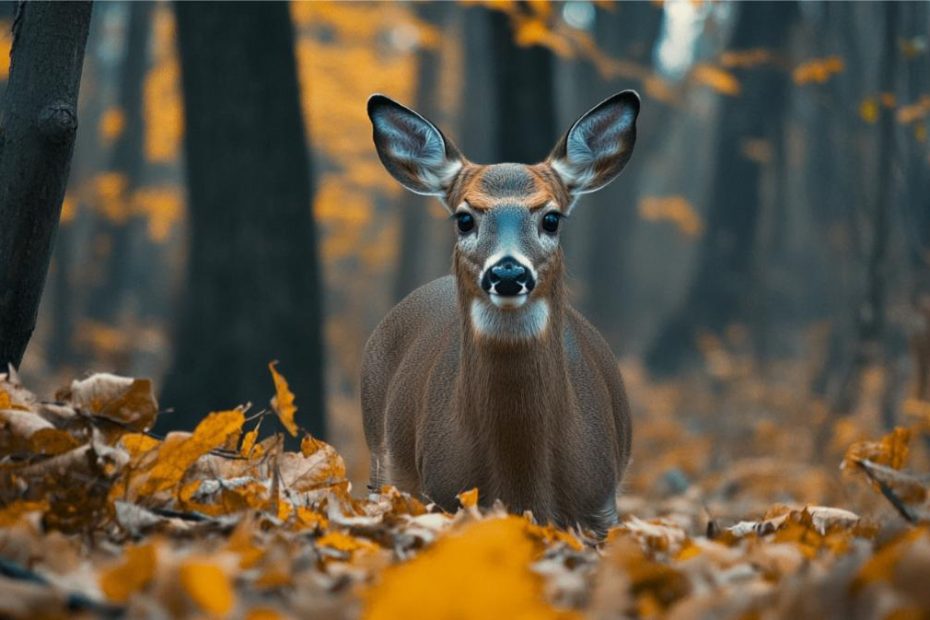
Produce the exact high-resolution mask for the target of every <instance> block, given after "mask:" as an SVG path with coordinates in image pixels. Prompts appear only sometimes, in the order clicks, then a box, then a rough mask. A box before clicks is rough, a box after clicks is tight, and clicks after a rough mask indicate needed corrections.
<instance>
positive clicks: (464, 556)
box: [363, 516, 575, 620]
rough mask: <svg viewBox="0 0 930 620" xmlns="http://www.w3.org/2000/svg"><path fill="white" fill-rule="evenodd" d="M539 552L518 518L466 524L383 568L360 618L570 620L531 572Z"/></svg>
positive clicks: (367, 594) (538, 548)
mask: <svg viewBox="0 0 930 620" xmlns="http://www.w3.org/2000/svg"><path fill="white" fill-rule="evenodd" d="M541 549H542V546H541V545H540V544H539V543H536V542H534V541H533V540H532V539H531V538H530V537H529V536H527V533H526V521H524V520H523V519H522V518H520V517H515V516H508V517H505V518H502V519H490V520H487V521H478V522H475V523H472V524H469V525H468V526H466V527H465V528H463V529H461V530H460V531H458V532H456V533H453V534H450V535H448V536H446V537H444V538H442V539H440V540H439V541H438V542H437V543H436V544H435V545H434V546H433V547H430V548H428V549H426V550H425V551H423V552H422V553H420V554H419V555H418V556H417V557H416V558H415V559H413V560H411V561H409V562H405V563H403V564H398V565H395V566H392V567H390V568H388V569H387V570H386V571H385V572H384V574H383V576H382V579H381V581H380V583H378V584H377V585H375V586H374V587H373V588H371V589H370V590H369V591H368V592H367V593H366V596H365V611H364V613H363V618H367V619H368V620H381V619H382V618H384V619H388V618H391V619H393V618H569V617H575V614H572V613H570V612H562V611H558V610H556V609H554V608H552V607H551V606H550V605H549V604H548V603H547V602H546V600H545V597H544V595H543V584H542V580H541V577H540V576H539V575H537V574H535V573H533V572H532V571H531V570H530V564H531V563H532V562H533V561H534V560H535V559H536V558H537V556H538V554H539V552H540V551H541Z"/></svg>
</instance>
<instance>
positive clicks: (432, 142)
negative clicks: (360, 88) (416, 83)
mask: <svg viewBox="0 0 930 620" xmlns="http://www.w3.org/2000/svg"><path fill="white" fill-rule="evenodd" d="M368 117H369V118H370V119H371V124H372V127H373V128H374V140H375V147H376V148H377V149H378V157H380V158H381V163H382V164H384V167H385V168H386V169H387V171H388V172H390V173H391V176H393V177H394V178H395V179H397V180H398V181H399V182H400V184H401V185H403V186H404V187H406V188H407V189H409V190H410V191H412V192H414V193H416V194H425V195H428V196H442V195H444V194H445V192H446V190H447V189H448V188H449V185H450V184H451V183H452V180H453V179H454V178H455V176H456V175H457V174H458V172H459V170H461V168H462V165H463V164H464V162H465V159H464V158H463V157H462V154H461V153H460V152H459V150H458V149H457V148H456V147H455V145H454V144H452V142H450V141H448V140H446V138H445V137H444V136H443V135H442V132H441V131H439V130H438V129H437V128H436V126H435V125H433V124H432V123H431V122H429V121H428V120H426V119H425V118H423V117H422V116H420V115H419V114H417V113H416V112H414V111H413V110H411V109H409V108H405V107H404V106H402V105H400V104H399V103H397V102H396V101H394V100H393V99H390V98H388V97H385V96H384V95H372V96H371V97H369V98H368Z"/></svg>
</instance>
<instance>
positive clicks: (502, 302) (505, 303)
mask: <svg viewBox="0 0 930 620" xmlns="http://www.w3.org/2000/svg"><path fill="white" fill-rule="evenodd" d="M524 288H525V287H524ZM529 296H530V293H529V291H526V292H521V293H517V294H516V295H501V294H499V293H494V292H489V293H488V297H490V298H491V303H492V304H494V305H495V306H497V307H498V308H503V309H505V310H508V309H516V308H519V307H521V306H522V305H523V304H525V303H526V300H527V298H528V297H529Z"/></svg>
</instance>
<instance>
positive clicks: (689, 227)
mask: <svg viewBox="0 0 930 620" xmlns="http://www.w3.org/2000/svg"><path fill="white" fill-rule="evenodd" d="M639 214H640V216H641V217H642V218H643V219H645V220H648V221H651V222H662V221H666V222H671V223H672V224H674V225H675V226H676V227H677V228H678V230H679V231H680V232H681V233H682V234H683V235H685V236H686V237H697V236H699V235H701V234H702V233H703V232H704V222H703V220H702V219H701V216H700V215H698V212H697V210H696V209H695V208H694V206H693V205H692V204H691V203H690V202H688V199H687V198H685V197H684V196H677V195H676V196H646V197H644V198H643V199H642V200H640V201H639Z"/></svg>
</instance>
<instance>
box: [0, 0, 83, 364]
mask: <svg viewBox="0 0 930 620" xmlns="http://www.w3.org/2000/svg"><path fill="white" fill-rule="evenodd" d="M90 14H91V3H90V2H75V3H45V2H37V3H27V2H21V3H20V4H19V5H18V8H17V13H16V18H15V20H14V22H13V46H12V50H11V67H10V79H9V84H8V86H7V89H6V92H5V94H4V100H3V117H2V118H3V128H2V129H3V141H2V143H0V149H2V150H0V367H5V366H6V365H7V364H8V363H10V364H13V365H14V366H19V363H20V361H21V360H22V357H23V353H24V352H25V350H26V345H27V344H28V343H29V339H30V338H31V337H32V332H33V330H34V329H35V322H36V314H37V312H38V308H39V300H40V298H41V295H42V289H43V287H44V285H45V276H46V274H47V273H48V266H49V261H50V260H51V254H52V246H53V243H54V239H55V233H56V231H57V228H58V219H59V216H60V213H61V205H62V200H63V199H64V194H65V184H66V183H67V180H68V172H69V170H70V166H71V155H72V153H73V150H74V136H75V132H76V131H77V99H78V90H79V88H80V83H81V70H82V68H83V61H84V47H85V44H86V43H87V32H88V27H89V25H90Z"/></svg>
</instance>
